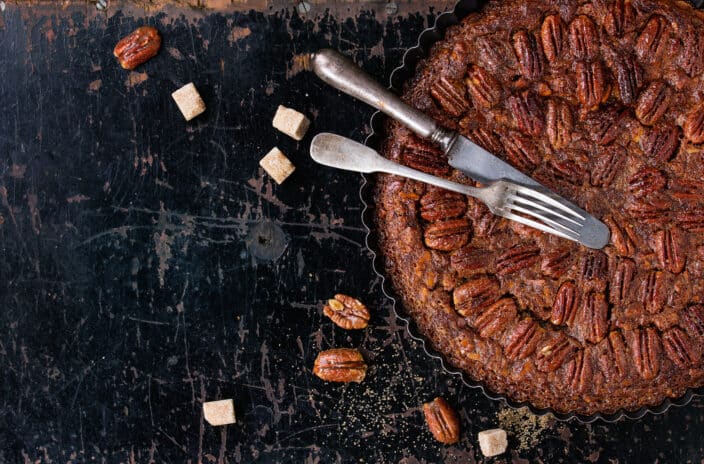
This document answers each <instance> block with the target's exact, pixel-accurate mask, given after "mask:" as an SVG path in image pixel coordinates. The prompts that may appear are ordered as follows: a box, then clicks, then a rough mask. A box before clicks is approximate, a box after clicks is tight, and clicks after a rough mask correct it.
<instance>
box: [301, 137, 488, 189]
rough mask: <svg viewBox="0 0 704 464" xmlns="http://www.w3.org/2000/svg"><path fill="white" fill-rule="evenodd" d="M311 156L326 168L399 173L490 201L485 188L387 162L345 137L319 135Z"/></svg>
mask: <svg viewBox="0 0 704 464" xmlns="http://www.w3.org/2000/svg"><path fill="white" fill-rule="evenodd" d="M310 155H311V157H312V158H313V160H315V161H316V162H317V163H320V164H323V165H325V166H330V167H333V168H338V169H345V170H348V171H355V172H362V173H371V172H385V173H387V174H395V175H398V176H402V177H407V178H409V179H413V180H417V181H420V182H425V183H426V184H431V185H434V186H436V187H440V188H444V189H446V190H451V191H453V192H457V193H462V194H464V195H469V196H472V197H475V198H479V199H480V200H482V201H486V200H485V199H484V189H481V188H475V187H470V186H469V185H464V184H460V183H458V182H452V181H450V180H447V179H443V178H442V177H437V176H433V175H431V174H426V173H424V172H422V171H418V170H415V169H413V168H409V167H408V166H404V165H402V164H399V163H396V162H394V161H391V160H389V159H386V158H384V157H383V156H381V155H380V154H379V153H377V152H376V151H375V150H373V149H371V148H369V147H368V146H366V145H362V144H361V143H358V142H355V141H354V140H350V139H348V138H347V137H342V136H341V135H337V134H330V133H327V132H322V133H320V134H318V135H316V136H315V137H313V140H312V141H311V143H310Z"/></svg>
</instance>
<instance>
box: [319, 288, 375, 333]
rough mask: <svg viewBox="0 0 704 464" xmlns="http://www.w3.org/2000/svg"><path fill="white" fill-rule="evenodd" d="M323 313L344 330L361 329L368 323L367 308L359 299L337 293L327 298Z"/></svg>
mask: <svg viewBox="0 0 704 464" xmlns="http://www.w3.org/2000/svg"><path fill="white" fill-rule="evenodd" d="M323 313H324V314H325V315H326V316H327V317H329V318H330V319H332V321H333V322H334V323H335V324H336V325H337V326H338V327H342V328H343V329H345V330H356V329H363V328H365V327H366V326H367V324H368V323H369V310H368V309H367V307H366V306H364V304H362V302H361V301H359V300H358V299H356V298H352V297H351V296H347V295H343V294H341V293H338V294H337V295H335V298H333V299H330V300H328V304H326V305H325V307H324V308H323Z"/></svg>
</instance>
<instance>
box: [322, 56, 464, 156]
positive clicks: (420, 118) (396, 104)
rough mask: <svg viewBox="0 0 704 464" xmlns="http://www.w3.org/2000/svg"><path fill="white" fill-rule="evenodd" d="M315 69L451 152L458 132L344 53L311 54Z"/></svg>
mask: <svg viewBox="0 0 704 464" xmlns="http://www.w3.org/2000/svg"><path fill="white" fill-rule="evenodd" d="M310 62H311V69H312V71H313V72H314V73H315V74H316V75H317V76H318V77H319V78H320V79H322V80H323V81H324V82H325V83H327V84H329V85H331V86H332V87H334V88H336V89H337V90H340V91H342V92H344V93H346V94H347V95H350V96H352V97H354V98H356V99H358V100H361V101H363V102H364V103H366V104H368V105H371V106H373V107H374V108H376V109H378V110H379V111H381V112H382V113H384V114H386V115H388V116H390V117H392V118H393V119H395V120H397V121H398V122H400V123H401V124H403V125H404V126H406V127H408V128H409V129H410V130H412V131H413V132H415V133H416V134H418V135H420V136H421V137H424V138H427V139H430V140H432V141H433V142H435V143H437V144H439V145H440V147H441V148H442V149H443V151H445V152H446V151H447V150H448V149H449V147H450V146H451V145H452V142H453V140H454V138H455V136H456V135H457V134H456V133H455V132H453V131H449V130H447V129H445V128H443V127H441V126H439V125H438V124H437V123H436V122H435V121H434V120H433V119H432V118H430V117H428V116H427V115H425V114H423V113H422V112H420V111H418V110H417V109H415V108H413V107H411V106H409V105H407V104H405V103H404V102H403V101H401V99H400V98H399V97H398V96H397V95H396V94H394V93H393V92H391V91H390V90H388V89H386V88H384V87H383V86H382V85H381V84H379V83H378V82H377V81H375V80H374V79H373V78H372V77H371V76H370V75H369V74H367V73H366V72H364V71H363V70H362V69H361V68H360V67H359V66H357V65H356V64H354V63H353V62H352V61H351V60H349V59H348V58H346V57H345V56H344V55H342V54H341V53H339V52H337V51H335V50H332V49H329V48H324V49H322V50H319V51H318V52H316V53H313V54H312V55H311V60H310Z"/></svg>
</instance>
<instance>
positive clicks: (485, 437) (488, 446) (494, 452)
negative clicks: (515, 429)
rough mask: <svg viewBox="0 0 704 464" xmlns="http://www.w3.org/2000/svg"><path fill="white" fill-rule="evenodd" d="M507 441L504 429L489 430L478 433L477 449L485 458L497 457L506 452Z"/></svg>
mask: <svg viewBox="0 0 704 464" xmlns="http://www.w3.org/2000/svg"><path fill="white" fill-rule="evenodd" d="M507 447H508V441H507V440H506V431H505V430H504V429H491V430H484V431H482V432H479V448H481V450H482V454H483V455H484V456H486V457H491V456H498V455H499V454H503V453H505V452H506V448H507Z"/></svg>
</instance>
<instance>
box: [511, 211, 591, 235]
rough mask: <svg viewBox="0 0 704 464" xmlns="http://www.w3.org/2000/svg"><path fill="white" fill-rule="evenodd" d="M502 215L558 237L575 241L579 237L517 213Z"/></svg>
mask: <svg viewBox="0 0 704 464" xmlns="http://www.w3.org/2000/svg"><path fill="white" fill-rule="evenodd" d="M503 216H504V217H505V218H506V219H510V220H512V221H516V222H520V223H521V224H525V225H527V226H530V227H533V228H535V229H538V230H542V231H543V232H547V233H549V234H553V235H557V236H558V237H562V238H566V239H568V240H573V241H575V242H579V238H578V237H577V236H574V235H572V234H567V233H564V232H560V231H559V230H556V229H553V228H551V227H549V226H546V225H545V224H542V223H540V222H537V221H533V220H531V219H528V218H525V217H523V216H519V215H518V214H513V213H510V212H506V213H504V214H503Z"/></svg>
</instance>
